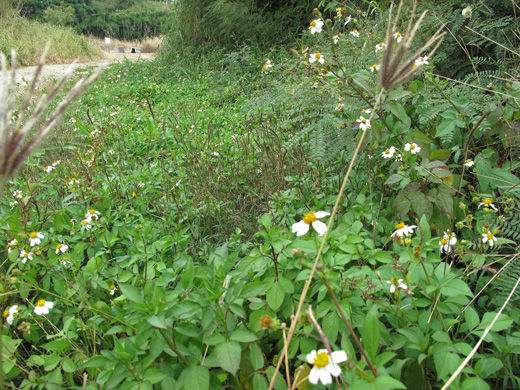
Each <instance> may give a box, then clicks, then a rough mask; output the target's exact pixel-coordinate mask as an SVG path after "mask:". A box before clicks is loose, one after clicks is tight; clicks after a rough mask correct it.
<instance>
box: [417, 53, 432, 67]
mask: <svg viewBox="0 0 520 390" xmlns="http://www.w3.org/2000/svg"><path fill="white" fill-rule="evenodd" d="M429 59H430V57H428V56H424V57H419V58H417V59H416V60H415V64H414V67H418V66H422V65H428V64H429V62H428V60H429Z"/></svg>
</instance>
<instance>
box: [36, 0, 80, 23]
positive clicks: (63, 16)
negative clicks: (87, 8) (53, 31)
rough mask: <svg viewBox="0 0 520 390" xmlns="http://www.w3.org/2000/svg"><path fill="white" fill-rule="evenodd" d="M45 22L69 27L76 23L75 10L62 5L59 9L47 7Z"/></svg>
mask: <svg viewBox="0 0 520 390" xmlns="http://www.w3.org/2000/svg"><path fill="white" fill-rule="evenodd" d="M44 17H45V21H46V22H47V23H50V24H55V25H58V26H67V25H71V24H73V23H74V19H75V17H74V9H73V8H72V7H71V6H70V5H69V6H68V7H65V6H64V4H63V3H62V4H61V5H60V6H59V7H47V8H46V9H45V13H44Z"/></svg>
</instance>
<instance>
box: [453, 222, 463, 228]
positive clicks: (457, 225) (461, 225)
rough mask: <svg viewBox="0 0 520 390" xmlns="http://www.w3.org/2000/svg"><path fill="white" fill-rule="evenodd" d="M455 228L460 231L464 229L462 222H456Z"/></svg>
mask: <svg viewBox="0 0 520 390" xmlns="http://www.w3.org/2000/svg"><path fill="white" fill-rule="evenodd" d="M455 227H456V228H457V229H462V228H463V227H464V222H462V221H459V222H457V223H456V224H455Z"/></svg>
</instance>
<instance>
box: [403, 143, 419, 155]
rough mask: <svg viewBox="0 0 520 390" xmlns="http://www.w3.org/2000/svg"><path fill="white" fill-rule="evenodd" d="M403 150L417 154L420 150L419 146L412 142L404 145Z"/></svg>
mask: <svg viewBox="0 0 520 390" xmlns="http://www.w3.org/2000/svg"><path fill="white" fill-rule="evenodd" d="M404 150H405V151H406V152H411V153H412V154H417V153H419V152H420V151H421V147H420V146H419V145H417V144H416V143H415V142H413V143H411V144H406V145H404Z"/></svg>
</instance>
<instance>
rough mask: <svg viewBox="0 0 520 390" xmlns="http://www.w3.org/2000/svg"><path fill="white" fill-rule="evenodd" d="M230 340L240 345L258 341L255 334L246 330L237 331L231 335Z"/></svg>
mask: <svg viewBox="0 0 520 390" xmlns="http://www.w3.org/2000/svg"><path fill="white" fill-rule="evenodd" d="M231 340H234V341H238V342H241V343H251V342H253V341H256V340H258V337H256V334H254V333H253V332H251V331H250V330H247V329H243V328H242V329H237V330H235V331H234V332H233V333H232V334H231Z"/></svg>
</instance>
